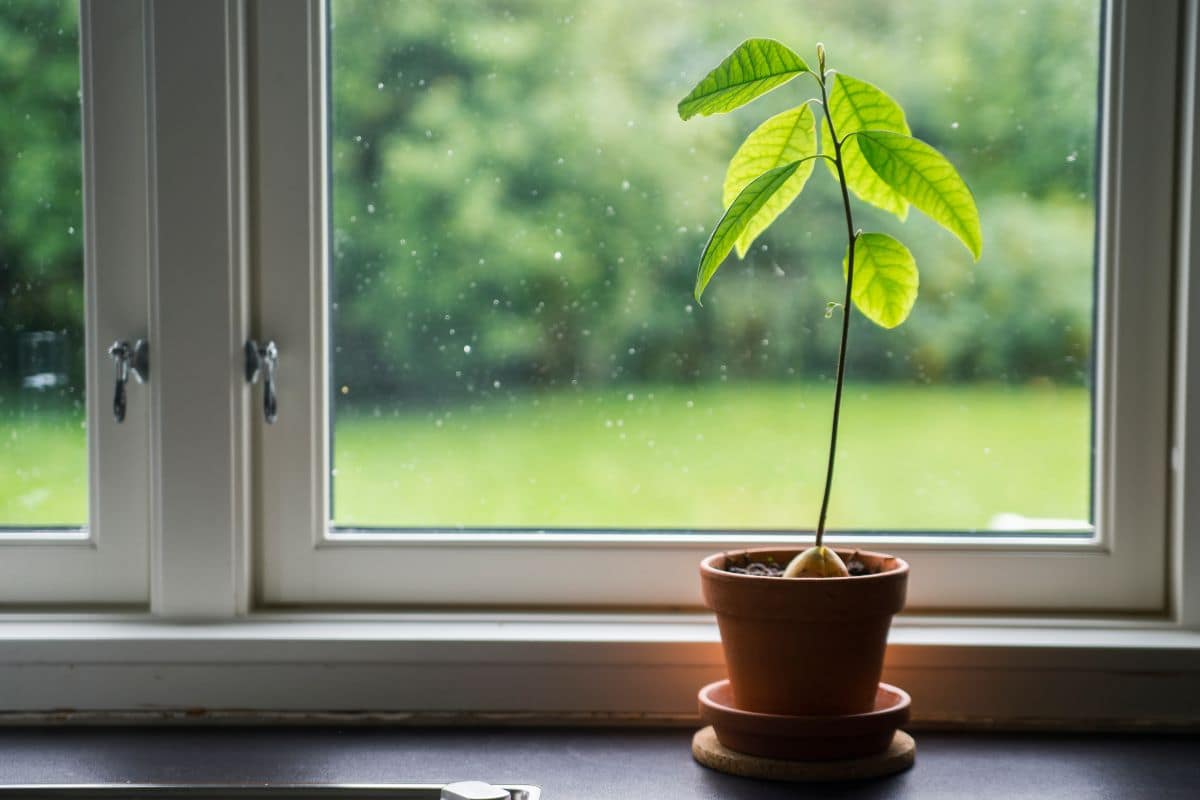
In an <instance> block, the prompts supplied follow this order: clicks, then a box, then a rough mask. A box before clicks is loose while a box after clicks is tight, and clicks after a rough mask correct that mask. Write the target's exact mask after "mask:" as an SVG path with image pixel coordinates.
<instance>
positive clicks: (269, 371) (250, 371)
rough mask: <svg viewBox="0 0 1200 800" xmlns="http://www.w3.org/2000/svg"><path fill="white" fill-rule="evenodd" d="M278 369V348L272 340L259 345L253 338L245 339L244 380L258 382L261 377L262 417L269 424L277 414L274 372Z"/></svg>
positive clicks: (277, 404)
mask: <svg viewBox="0 0 1200 800" xmlns="http://www.w3.org/2000/svg"><path fill="white" fill-rule="evenodd" d="M278 369H279V348H277V347H276V346H275V342H274V341H273V340H269V341H268V342H267V343H266V344H264V345H259V343H258V342H256V341H254V340H253V339H248V340H247V341H246V382H247V383H252V384H253V383H258V378H259V376H260V375H261V376H262V378H263V419H265V420H266V421H267V424H268V425H270V424H272V423H274V422H275V418H276V417H278V416H279V402H278V399H277V398H276V394H275V373H276V371H277V370H278Z"/></svg>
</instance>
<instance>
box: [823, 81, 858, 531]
mask: <svg viewBox="0 0 1200 800" xmlns="http://www.w3.org/2000/svg"><path fill="white" fill-rule="evenodd" d="M819 82H820V84H821V107H822V108H823V109H824V111H825V120H826V122H828V123H829V138H830V139H832V140H833V156H834V164H835V165H836V166H837V174H838V182H839V183H840V184H841V186H842V207H843V208H844V209H845V211H846V236H847V238H848V239H849V244H848V245H847V248H848V249H847V251H846V252H847V255H846V299H845V302H843V303H842V341H841V344H840V345H839V346H838V363H837V380H836V383H835V387H836V388H835V389H834V392H833V426H832V432H831V433H830V436H829V464H828V466H827V467H826V469H825V494H824V495H823V496H822V497H821V516H820V517H819V518H818V520H817V541H816V546H817V547H820V546H821V545H822V544H823V543H824V541H825V517H826V514H827V513H828V512H829V490H830V489H831V488H832V487H833V462H834V458H835V457H836V455H837V437H838V421H839V420H840V418H841V412H842V383H843V380H844V378H845V375H846V341H847V339H848V338H849V335H850V303H851V300H852V298H851V291H852V289H853V287H854V243H855V241H856V240H857V239H858V237H857V236H855V234H854V215H853V214H852V213H851V211H850V190H849V189H848V188H847V186H846V171H845V170H844V169H843V168H842V143H841V142H839V141H838V137H837V131H836V130H834V127H833V119H832V118H831V117H830V116H829V98H828V97H827V96H826V93H825V74H824V71H822V74H821V77H820V81H819Z"/></svg>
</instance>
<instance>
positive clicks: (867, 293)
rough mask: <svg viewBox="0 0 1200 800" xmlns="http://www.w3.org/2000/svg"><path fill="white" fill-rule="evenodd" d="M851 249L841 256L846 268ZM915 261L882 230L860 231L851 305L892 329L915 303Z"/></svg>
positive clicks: (902, 246)
mask: <svg viewBox="0 0 1200 800" xmlns="http://www.w3.org/2000/svg"><path fill="white" fill-rule="evenodd" d="M849 260H850V252H849V248H847V251H846V256H845V257H844V258H843V259H842V271H843V274H845V273H846V272H848V270H849ZM917 286H918V279H917V262H916V260H915V259H914V258H913V254H912V253H910V252H909V250H908V248H907V247H905V246H904V245H902V244H901V243H900V242H898V241H896V240H895V239H893V238H892V237H891V236H888V235H887V234H885V233H863V234H859V236H858V239H856V240H855V245H854V286H853V287H852V292H851V293H852V295H853V297H854V305H855V307H856V308H858V310H859V311H861V312H862V313H863V316H865V317H866V318H867V319H869V320H871V321H872V322H874V323H875V324H876V325H880V326H882V327H884V328H894V327H896V326H897V325H899V324H900V323H901V322H904V320H905V319H907V318H908V314H909V312H910V311H912V307H913V304H914V303H915V302H917Z"/></svg>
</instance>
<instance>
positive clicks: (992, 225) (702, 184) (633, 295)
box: [332, 0, 1099, 401]
mask: <svg viewBox="0 0 1200 800" xmlns="http://www.w3.org/2000/svg"><path fill="white" fill-rule="evenodd" d="M632 20H636V24H634V23H632V22H631V21H632ZM819 20H820V21H823V24H821V25H820V26H819V27H818V25H817V24H816V23H817V21H819ZM863 20H867V23H866V24H865V25H864V24H863ZM333 22H334V32H333V46H332V64H333V74H332V87H333V130H332V139H333V145H332V150H333V176H334V196H333V200H334V202H333V214H334V217H333V227H334V269H333V276H334V286H335V294H336V305H335V311H334V331H335V347H336V350H335V358H334V374H335V381H336V382H337V385H338V386H339V387H344V390H345V391H346V392H348V393H349V397H348V398H347V399H348V400H351V401H353V400H354V399H355V398H368V399H369V398H374V397H377V396H379V395H381V394H389V395H390V394H395V393H400V394H401V395H403V396H404V397H407V398H410V399H417V398H429V397H432V396H435V395H436V396H438V397H445V396H446V395H453V394H463V395H469V394H471V393H473V392H488V391H492V390H493V389H494V388H495V387H496V386H497V384H499V385H504V386H512V385H514V384H516V385H529V384H535V385H538V386H544V387H553V386H565V385H572V384H579V383H586V384H595V383H605V382H631V381H642V380H652V381H664V380H667V381H670V380H721V379H724V378H726V377H729V376H742V377H757V378H787V377H791V376H795V375H797V374H801V373H803V374H806V375H815V374H825V375H827V374H828V372H829V371H830V370H831V369H832V366H833V353H834V346H835V336H834V335H833V333H834V331H832V330H830V328H831V326H828V325H822V324H821V323H822V322H823V321H824V320H823V319H822V312H823V309H824V304H825V301H826V300H827V299H830V298H833V297H837V296H839V293H840V292H839V282H840V279H841V275H840V270H837V269H836V268H831V265H836V264H838V263H839V261H840V256H841V253H840V247H841V245H840V244H839V240H838V237H837V235H836V231H837V220H836V219H835V218H833V217H831V216H830V214H829V211H828V209H829V208H830V207H833V205H835V204H828V203H825V202H823V199H822V198H817V199H813V200H812V201H811V202H806V201H805V200H804V199H802V200H801V201H800V202H799V203H798V204H797V208H796V209H793V210H792V211H790V212H789V214H790V215H791V217H790V220H788V221H785V223H784V224H783V225H782V226H781V227H779V228H777V229H773V231H772V232H771V233H770V234H768V235H767V236H765V237H763V239H762V240H761V242H760V244H759V245H758V246H756V248H755V250H754V251H753V252H752V254H751V255H750V256H749V257H748V259H747V261H746V262H745V264H743V265H738V266H734V267H733V268H732V269H731V268H730V267H728V266H727V267H726V271H727V273H726V274H725V277H724V278H723V283H722V286H721V287H720V288H719V289H718V290H717V291H715V292H713V293H712V294H711V300H707V306H706V308H705V309H704V310H703V311H702V312H699V313H697V312H696V310H695V309H692V308H691V307H690V305H689V298H690V291H689V287H690V284H691V281H692V277H693V275H692V270H693V264H694V261H695V254H696V253H697V252H698V250H699V248H700V247H701V246H702V245H703V242H704V239H705V238H706V236H707V231H706V229H705V227H704V226H705V225H707V224H710V222H711V220H713V219H715V218H716V214H717V212H719V208H718V203H719V202H720V191H719V188H718V187H719V185H720V180H721V177H722V172H721V170H722V165H723V163H724V160H725V159H726V158H727V157H728V155H729V154H730V153H731V152H732V151H733V149H734V148H735V147H736V145H737V143H738V142H739V141H740V139H741V137H742V136H744V135H745V134H746V133H747V132H748V128H746V127H744V126H745V125H746V124H748V123H746V122H745V121H744V120H741V119H733V118H714V119H713V120H711V121H706V125H704V126H695V127H688V126H683V125H681V124H679V123H678V120H677V119H676V118H675V116H674V103H675V101H676V100H678V97H679V96H682V92H683V91H686V88H687V87H688V86H690V84H691V82H693V81H694V80H695V79H696V78H697V77H698V75H699V74H701V73H702V71H703V69H704V67H703V66H702V65H705V64H710V63H713V62H714V61H715V60H717V59H719V57H720V56H721V55H722V54H723V52H724V51H726V50H728V49H730V48H731V47H732V46H733V45H734V44H736V43H737V42H738V41H740V40H741V39H742V38H744V37H745V36H748V35H761V34H762V33H764V32H766V33H774V34H775V35H777V36H779V37H780V38H784V39H787V40H788V41H789V42H790V43H792V44H793V45H795V46H801V45H802V44H803V43H805V42H806V41H807V40H808V39H811V40H813V41H815V40H816V39H817V38H824V39H825V41H826V42H828V43H829V44H830V48H831V51H833V52H836V53H837V54H838V59H837V62H838V63H839V64H844V65H846V69H847V71H848V72H851V73H854V74H859V75H861V76H864V77H867V78H877V82H878V83H880V84H882V85H883V86H884V88H885V89H887V90H888V91H890V92H892V93H893V94H896V95H897V96H898V97H900V98H902V99H903V101H904V103H905V105H906V106H907V107H908V108H910V110H911V113H912V119H911V120H910V122H911V124H912V126H913V128H914V132H915V133H916V134H917V135H918V136H921V137H923V138H925V139H927V140H928V141H930V142H931V143H932V144H934V145H935V146H937V147H939V148H941V149H943V150H944V151H945V152H947V153H948V154H949V155H950V156H951V158H952V159H954V160H955V162H956V163H957V164H959V165H960V168H961V170H962V172H963V174H964V175H965V176H966V177H967V178H968V180H969V182H970V183H971V185H972V186H973V187H975V189H976V190H977V191H978V193H979V195H980V201H981V203H980V204H981V207H982V210H983V214H984V221H985V226H986V235H987V238H988V240H989V242H990V244H989V247H988V253H989V255H988V257H987V258H986V260H985V261H984V262H983V263H981V264H980V265H979V266H977V267H972V266H970V265H969V263H968V260H967V259H966V258H965V257H964V256H963V254H962V253H961V252H958V251H956V250H955V249H954V244H953V243H952V242H950V241H949V240H948V239H947V238H946V237H944V236H943V235H941V234H939V233H937V232H936V231H935V230H934V229H933V228H932V226H918V237H919V238H918V240H916V241H912V242H910V244H911V246H912V249H913V251H914V252H915V253H917V255H918V262H919V263H920V265H921V267H922V281H923V286H922V297H921V299H920V300H919V301H918V303H917V308H916V310H915V311H914V315H913V318H912V321H911V322H910V324H909V326H906V329H905V330H904V331H903V332H902V333H901V334H900V335H899V336H898V338H894V339H887V338H884V337H883V336H880V335H879V333H880V332H878V331H875V330H873V329H872V328H871V326H870V325H869V324H867V323H865V322H864V323H863V324H860V325H858V326H856V328H855V332H854V334H853V335H854V336H855V337H861V339H860V341H859V343H858V344H856V347H855V348H854V353H855V354H856V356H855V360H854V362H853V363H852V369H853V370H854V373H853V374H855V375H856V376H857V377H858V378H860V379H862V378H868V379H869V378H878V379H910V380H911V379H917V380H922V379H923V380H933V379H942V380H945V379H950V380H993V381H1026V380H1029V379H1032V378H1035V377H1039V376H1044V377H1051V378H1054V379H1059V380H1067V381H1070V382H1078V381H1081V380H1085V379H1086V378H1087V375H1088V370H1089V365H1088V360H1089V352H1090V315H1091V274H1092V272H1091V271H1092V260H1093V255H1092V226H1093V224H1094V223H1093V212H1092V210H1091V209H1092V202H1093V195H1092V192H1093V189H1092V184H1093V182H1094V150H1095V147H1094V144H1095V130H1096V122H1095V118H1096V81H1097V75H1098V43H1099V39H1098V30H1099V27H1098V4H1097V3H1095V2H1091V3H1087V2H1076V3H1056V4H1035V5H1034V6H1033V7H1030V8H1028V9H1027V10H1026V11H1020V10H1014V9H1012V8H1009V7H1007V6H1006V5H1005V4H995V3H986V2H972V3H968V4H964V3H961V2H951V1H950V0H934V1H932V2H925V3H920V4H906V5H905V6H904V8H903V10H902V11H901V10H900V9H899V8H897V7H896V6H894V5H893V4H889V3H886V2H880V0H858V1H856V2H852V3H845V2H820V3H810V4H806V5H805V6H804V7H801V8H796V7H794V6H791V5H789V6H787V7H783V6H782V5H781V4H778V3H773V2H769V1H768V0H758V1H757V2H755V1H754V0H750V2H748V3H743V4H739V7H738V9H737V11H736V13H735V12H730V11H728V10H723V9H721V8H718V7H713V6H708V5H706V4H703V3H680V4H674V5H668V4H650V5H647V4H644V3H640V2H635V0H610V2H605V3H591V4H579V3H570V2H565V1H562V0H527V1H525V2H488V1H486V0H480V1H479V2H470V3H466V2H464V3H450V4H446V3H434V2H406V3H398V4H379V3H373V2H362V0H335V2H334V4H333ZM1001 31H1002V32H1003V34H1002V35H1000V34H998V32H1001ZM896 64H903V65H905V66H904V68H903V69H896V68H895V66H894V65H896ZM796 85H797V87H798V88H797V89H796V90H795V91H794V92H793V96H792V97H791V98H790V99H788V98H786V97H781V98H774V97H773V98H767V99H765V100H763V101H760V102H763V103H766V104H768V105H769V104H770V103H776V104H782V105H779V109H782V108H784V107H787V105H788V104H792V103H795V102H797V101H798V100H800V99H803V98H804V97H806V96H807V95H806V94H804V92H805V91H807V90H808V89H810V88H811V87H809V86H807V85H806V84H804V83H803V81H799V82H797V84H796ZM760 116H761V115H760ZM756 118H757V117H756ZM679 154H684V156H683V157H681V156H680V155H679ZM824 177H826V176H822V175H818V176H817V178H816V179H814V181H815V182H817V183H822V182H824V183H826V184H828V185H827V186H825V187H824V188H823V189H819V190H818V191H825V192H832V191H833V187H832V182H830V181H823V178H824ZM864 224H865V225H866V226H867V227H872V226H874V227H878V228H881V229H884V230H886V229H888V228H889V226H890V224H891V223H890V222H889V221H888V220H887V219H886V218H884V217H883V216H882V215H875V214H871V213H869V212H868V213H867V214H866V215H865V216H864ZM905 235H906V236H907V237H909V238H910V239H911V238H913V237H912V234H911V233H906V234H905ZM863 340H865V341H863Z"/></svg>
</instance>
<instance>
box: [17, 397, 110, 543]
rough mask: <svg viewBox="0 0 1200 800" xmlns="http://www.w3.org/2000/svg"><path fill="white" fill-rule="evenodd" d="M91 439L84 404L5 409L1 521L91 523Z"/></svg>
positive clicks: (59, 523) (23, 523) (39, 523)
mask: <svg viewBox="0 0 1200 800" xmlns="http://www.w3.org/2000/svg"><path fill="white" fill-rule="evenodd" d="M18 400H19V398H18ZM3 405H4V406H5V407H9V408H12V407H14V406H16V407H17V408H20V403H19V402H9V403H4V404H3ZM86 442H87V431H86V430H85V429H84V422H83V412H82V410H80V411H66V410H58V409H51V410H47V409H33V408H29V409H24V410H15V409H14V410H9V411H4V412H0V527H2V526H5V525H17V526H29V525H83V524H84V523H86V521H87V492H88V483H87V444H86Z"/></svg>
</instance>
